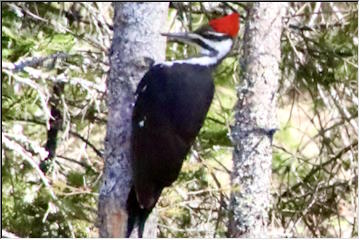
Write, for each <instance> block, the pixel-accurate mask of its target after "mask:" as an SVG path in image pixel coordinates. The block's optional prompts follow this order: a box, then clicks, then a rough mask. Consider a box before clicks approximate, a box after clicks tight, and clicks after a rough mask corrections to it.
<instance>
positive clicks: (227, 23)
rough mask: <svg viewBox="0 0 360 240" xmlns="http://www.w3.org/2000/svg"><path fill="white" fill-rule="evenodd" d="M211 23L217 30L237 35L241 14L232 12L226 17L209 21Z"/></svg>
mask: <svg viewBox="0 0 360 240" xmlns="http://www.w3.org/2000/svg"><path fill="white" fill-rule="evenodd" d="M209 25H210V26H211V27H212V28H213V29H214V30H215V31H217V32H221V33H225V34H228V35H229V36H231V37H236V35H237V34H238V31H239V14H238V13H232V14H230V15H227V16H225V17H221V18H216V19H213V20H211V21H210V22H209Z"/></svg>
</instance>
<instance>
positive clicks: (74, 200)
mask: <svg viewBox="0 0 360 240" xmlns="http://www.w3.org/2000/svg"><path fill="white" fill-rule="evenodd" d="M247 5H248V4H247V3H239V2H231V3H230V2H229V3H227V2H209V3H203V2H191V3H187V2H173V3H170V8H169V12H168V19H167V22H168V23H169V24H170V26H169V28H167V29H166V30H164V31H185V30H194V29H196V28H197V27H199V26H201V25H202V24H203V23H206V22H207V21H208V20H209V19H212V18H214V17H218V16H221V15H224V14H226V13H229V12H231V11H233V10H232V9H236V10H237V11H239V12H240V14H241V18H242V21H241V26H240V30H241V31H244V30H245V23H246V21H245V18H246V16H247V12H246V10H245V9H246V8H247ZM113 9H114V8H113V6H112V5H111V4H110V3H78V2H69V3H55V2H52V3H42V2H37V3H32V2H26V3H2V12H1V16H2V39H1V40H2V69H1V71H2V76H1V80H2V96H1V97H2V112H1V113H2V152H1V154H2V171H1V173H2V226H3V229H5V230H6V231H7V233H6V234H8V233H14V234H16V235H18V236H22V237H71V236H74V237H97V236H98V235H99V233H98V229H97V228H96V227H95V223H96V220H97V207H98V197H99V195H98V193H99V187H100V179H101V177H102V173H103V167H104V161H103V158H102V154H103V152H104V151H103V149H104V147H103V142H104V139H105V135H106V123H107V118H108V108H107V103H106V98H105V96H106V91H107V90H106V79H107V77H108V70H109V66H110V65H109V57H108V54H109V53H110V50H109V49H110V45H111V39H112V36H113V17H114V11H113ZM282 23H283V28H282V29H283V30H282V34H281V62H280V70H281V74H280V77H281V78H280V82H279V83H280V85H279V89H278V91H277V94H276V96H277V97H276V98H277V106H278V108H277V112H276V113H277V117H278V122H279V126H278V127H279V130H278V131H277V132H276V134H275V135H274V140H273V144H272V151H273V161H272V175H271V189H270V191H271V197H272V198H271V199H272V201H271V204H270V209H269V211H268V214H269V226H268V236H269V237H325V236H326V237H351V236H352V237H356V236H357V235H358V232H357V229H358V228H357V226H358V224H357V215H356V212H357V203H358V198H357V188H358V186H357V184H358V181H357V179H358V173H357V167H358V135H357V132H358V80H357V71H358V70H357V66H358V62H357V59H358V51H357V49H358V5H357V3H320V2H319V3H290V4H289V6H288V13H287V14H286V15H285V16H284V17H283V19H282ZM135 34H136V33H135ZM243 36H244V33H243V32H242V33H240V34H239V37H238V38H239V39H238V43H237V44H236V46H235V48H234V50H233V54H232V55H231V56H230V57H228V58H227V59H225V61H224V62H223V63H222V64H221V65H220V66H219V67H218V69H217V71H216V73H215V74H214V79H215V85H216V92H215V98H214V101H213V103H212V106H211V109H210V111H209V114H208V116H207V119H206V121H205V125H204V127H203V128H202V130H201V132H200V135H199V137H198V138H197V140H196V142H195V145H194V147H193V149H192V151H191V154H189V156H188V159H187V160H186V161H185V162H184V165H183V168H182V171H181V174H180V177H179V179H178V180H177V182H176V183H174V184H173V186H172V187H171V188H167V189H166V190H165V191H164V192H163V194H162V197H161V199H160V201H159V203H158V204H157V209H156V210H157V213H158V224H157V229H156V230H157V232H158V236H160V237H225V236H226V233H227V227H228V222H229V218H228V213H229V211H230V209H229V208H228V206H229V202H230V191H231V190H233V189H232V186H231V184H230V174H231V171H232V160H233V150H234V148H233V145H232V142H231V140H230V136H229V134H228V133H229V132H230V126H231V125H233V124H234V118H235V116H234V114H233V109H234V106H235V104H236V102H237V100H238V98H237V95H236V94H237V89H236V86H242V85H243V83H242V80H243V79H242V78H240V77H239V76H243V73H242V67H241V66H240V63H239V61H238V59H242V58H243V56H244V55H243V54H244V51H242V49H243V47H242V39H243ZM195 54H197V53H196V49H194V48H193V47H191V46H187V45H181V44H177V43H169V44H168V45H167V51H166V57H167V59H180V58H184V57H189V56H191V55H195ZM144 66H145V65H144ZM134 83H135V82H134ZM54 106H55V107H56V109H57V110H59V112H60V116H61V117H60V118H59V119H61V121H59V125H60V126H59V127H60V128H59V129H58V130H57V134H56V140H57V141H56V149H55V151H54V153H55V156H54V157H53V158H52V159H51V158H50V159H49V160H46V161H44V160H45V159H46V158H47V156H48V153H47V150H46V146H47V145H48V146H50V148H48V150H49V149H50V151H51V149H52V148H51V146H53V145H52V144H51V143H53V142H49V144H47V142H48V140H49V139H48V131H50V130H51V129H54V128H52V127H55V125H56V124H53V123H52V121H53V120H55V119H52V117H50V115H51V112H52V108H53V107H54ZM54 115H55V114H54ZM55 122H56V121H55ZM51 135H52V134H50V136H51ZM50 140H52V139H51V138H50ZM43 162H44V163H46V164H41V163H43ZM43 165H44V166H45V167H46V168H47V169H46V168H41V167H40V166H43ZM41 169H43V170H44V172H42V171H41Z"/></svg>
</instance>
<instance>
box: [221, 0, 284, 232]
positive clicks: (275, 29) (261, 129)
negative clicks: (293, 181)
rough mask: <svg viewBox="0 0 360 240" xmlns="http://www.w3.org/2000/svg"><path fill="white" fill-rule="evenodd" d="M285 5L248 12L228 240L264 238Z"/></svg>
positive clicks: (257, 7)
mask: <svg viewBox="0 0 360 240" xmlns="http://www.w3.org/2000/svg"><path fill="white" fill-rule="evenodd" d="M285 6H286V5H285V4H284V3H265V2H263V3H254V4H251V5H250V6H249V9H248V15H247V21H246V26H245V33H244V43H243V56H244V57H243V61H242V62H241V66H242V68H243V69H242V70H243V71H242V72H243V74H244V75H243V76H242V79H244V81H243V85H242V86H241V88H239V90H238V93H237V94H238V97H239V99H238V102H237V104H236V106H235V109H234V110H235V124H234V126H233V127H232V130H231V136H232V141H233V144H234V147H235V148H234V153H233V162H234V163H233V172H232V176H231V181H232V186H233V191H232V193H231V202H230V209H231V212H230V213H231V214H230V222H229V229H228V234H229V236H230V237H252V238H253V237H257V238H259V237H266V236H267V225H268V210H269V205H270V178H271V161H272V149H271V144H272V137H273V134H274V132H275V129H276V128H277V121H276V116H275V114H276V92H277V89H278V79H279V77H280V76H279V75H280V70H279V61H280V35H281V17H282V14H283V13H284V11H285Z"/></svg>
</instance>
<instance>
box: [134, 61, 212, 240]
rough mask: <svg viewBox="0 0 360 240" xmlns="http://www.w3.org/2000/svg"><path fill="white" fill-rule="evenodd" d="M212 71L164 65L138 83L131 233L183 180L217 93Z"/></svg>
mask: <svg viewBox="0 0 360 240" xmlns="http://www.w3.org/2000/svg"><path fill="white" fill-rule="evenodd" d="M212 70H213V67H211V66H201V65H192V64H186V63H174V64H173V65H171V66H169V65H163V64H158V65H154V66H153V67H151V69H150V70H149V71H148V72H147V73H146V74H145V76H144V77H143V79H142V80H141V82H140V84H139V85H138V88H137V90H136V95H137V100H136V103H135V106H134V111H133V117H132V135H131V154H132V156H131V159H132V169H133V181H134V182H133V184H134V186H133V188H132V190H131V192H130V195H129V200H128V211H129V226H128V235H130V233H131V230H132V228H133V227H134V224H139V226H140V227H142V228H143V224H144V222H145V220H146V218H147V216H148V215H149V213H150V212H151V210H152V208H153V207H154V206H155V204H156V202H157V200H158V198H159V197H160V194H161V191H162V190H163V188H164V187H167V186H170V185H171V184H172V183H173V182H174V181H175V180H176V179H177V177H178V175H179V172H180V169H181V166H182V163H183V160H184V158H185V157H186V155H187V153H188V152H189V150H190V147H191V145H192V143H193V142H194V140H195V138H196V136H197V134H198V133H199V131H200V128H201V126H202V124H203V122H204V120H205V117H206V113H207V112H208V109H209V107H210V104H211V101H212V98H213V95H214V83H213V80H212V76H211V73H212ZM136 195H137V197H136ZM136 203H138V204H139V205H138V206H136ZM132 213H133V214H132ZM134 216H135V217H134ZM136 216H137V217H136ZM134 218H135V219H134ZM136 218H138V219H136ZM141 218H142V219H141Z"/></svg>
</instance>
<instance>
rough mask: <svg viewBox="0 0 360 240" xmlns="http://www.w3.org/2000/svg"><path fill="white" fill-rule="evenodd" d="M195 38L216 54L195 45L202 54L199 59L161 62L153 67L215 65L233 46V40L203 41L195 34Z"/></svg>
mask: <svg viewBox="0 0 360 240" xmlns="http://www.w3.org/2000/svg"><path fill="white" fill-rule="evenodd" d="M196 38H199V39H200V40H201V41H203V42H205V43H206V44H207V45H209V46H210V47H212V48H213V49H215V50H216V52H210V51H209V50H208V49H206V48H201V46H198V45H196V46H197V47H200V50H201V53H202V56H200V57H193V58H188V59H183V60H175V61H163V62H158V63H155V64H154V65H158V64H161V65H164V66H169V67H170V66H172V65H173V64H175V63H178V64H192V65H200V66H211V65H215V64H217V63H218V62H219V61H220V60H221V59H223V58H224V57H225V56H226V55H227V54H228V53H229V52H230V50H231V47H232V44H233V40H232V39H230V38H229V39H225V40H222V41H217V42H215V41H211V40H208V39H205V38H203V37H201V36H200V35H197V34H196Z"/></svg>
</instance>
